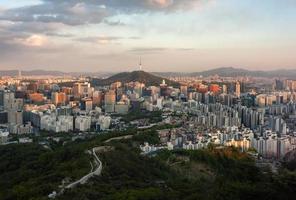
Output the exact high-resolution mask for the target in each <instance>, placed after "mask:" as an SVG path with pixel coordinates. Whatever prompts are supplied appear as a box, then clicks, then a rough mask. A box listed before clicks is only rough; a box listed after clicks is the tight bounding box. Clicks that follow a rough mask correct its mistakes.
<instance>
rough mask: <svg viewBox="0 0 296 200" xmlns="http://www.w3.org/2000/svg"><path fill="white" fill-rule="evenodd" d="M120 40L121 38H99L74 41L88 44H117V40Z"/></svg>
mask: <svg viewBox="0 0 296 200" xmlns="http://www.w3.org/2000/svg"><path fill="white" fill-rule="evenodd" d="M121 39H122V37H111V36H109V37H108V36H99V37H84V38H78V39H76V40H77V41H80V42H88V43H93V44H110V43H113V42H117V41H118V40H121Z"/></svg>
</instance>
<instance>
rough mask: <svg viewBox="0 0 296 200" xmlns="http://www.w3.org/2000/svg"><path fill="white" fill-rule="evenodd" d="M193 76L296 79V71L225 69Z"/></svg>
mask: <svg viewBox="0 0 296 200" xmlns="http://www.w3.org/2000/svg"><path fill="white" fill-rule="evenodd" d="M190 75H191V76H204V77H206V76H214V75H219V76H222V77H236V76H253V77H287V78H296V69H290V70H288V69H282V70H272V71H251V70H246V69H241V68H233V67H223V68H217V69H212V70H207V71H203V72H196V73H190Z"/></svg>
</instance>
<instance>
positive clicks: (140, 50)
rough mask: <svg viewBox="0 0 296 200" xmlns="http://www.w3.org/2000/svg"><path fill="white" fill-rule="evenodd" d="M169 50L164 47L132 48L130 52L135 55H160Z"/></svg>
mask: <svg viewBox="0 0 296 200" xmlns="http://www.w3.org/2000/svg"><path fill="white" fill-rule="evenodd" d="M166 50H168V48H162V47H151V48H148V47H147V48H132V49H130V50H129V51H130V52H133V53H140V54H141V53H158V52H161V51H166Z"/></svg>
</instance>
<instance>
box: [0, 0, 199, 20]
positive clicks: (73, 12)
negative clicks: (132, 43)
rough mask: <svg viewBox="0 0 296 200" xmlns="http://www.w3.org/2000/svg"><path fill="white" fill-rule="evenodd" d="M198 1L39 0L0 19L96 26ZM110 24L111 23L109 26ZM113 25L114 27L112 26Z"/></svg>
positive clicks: (9, 12) (6, 13) (187, 7)
mask: <svg viewBox="0 0 296 200" xmlns="http://www.w3.org/2000/svg"><path fill="white" fill-rule="evenodd" d="M200 1H201V0H43V3H41V4H38V5H32V6H25V7H20V8H13V9H7V10H4V11H2V12H1V14H0V20H8V21H13V22H43V23H63V24H66V25H70V26H77V25H83V24H99V23H101V22H103V21H104V20H105V19H106V18H108V17H110V16H114V15H116V14H118V13H125V14H132V13H139V12H145V11H146V12H152V11H174V10H182V9H189V8H192V6H193V5H195V4H197V3H199V2H200ZM110 24H112V23H110ZM113 25H114V24H113Z"/></svg>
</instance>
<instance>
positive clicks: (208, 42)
mask: <svg viewBox="0 0 296 200" xmlns="http://www.w3.org/2000/svg"><path fill="white" fill-rule="evenodd" d="M295 24H296V1H295V0H0V70H4V69H7V70H9V69H22V70H31V69H46V70H61V71H96V72H97V71H127V70H135V69H136V66H137V63H138V60H139V57H140V56H141V57H142V62H143V65H144V70H147V71H181V72H185V71H186V72H193V71H202V70H207V69H212V68H217V67H230V66H231V67H240V68H245V69H260V70H268V69H279V68H286V69H296V56H295V52H296V25H295Z"/></svg>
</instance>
